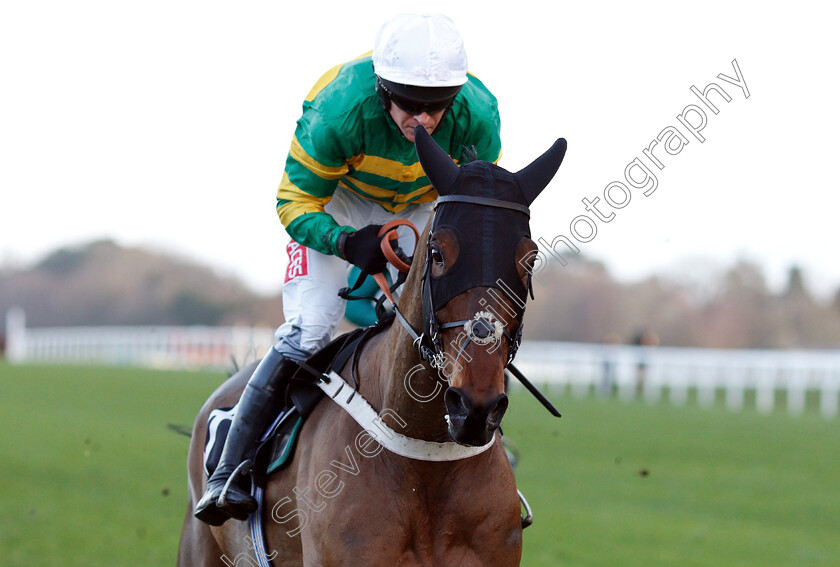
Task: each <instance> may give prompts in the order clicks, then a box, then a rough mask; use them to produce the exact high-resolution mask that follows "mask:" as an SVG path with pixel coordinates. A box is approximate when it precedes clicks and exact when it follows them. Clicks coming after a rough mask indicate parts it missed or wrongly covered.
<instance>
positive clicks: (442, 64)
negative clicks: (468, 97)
mask: <svg viewBox="0 0 840 567" xmlns="http://www.w3.org/2000/svg"><path fill="white" fill-rule="evenodd" d="M373 69H374V72H375V73H376V74H377V75H378V76H379V78H380V79H385V80H386V81H389V82H391V83H397V84H403V85H413V86H416V87H459V86H461V85H463V84H464V83H466V82H467V53H466V51H464V41H463V40H462V39H461V34H460V33H458V29H457V28H456V27H455V24H454V23H453V22H452V20H450V19H449V18H448V17H447V16H444V15H442V14H399V15H398V16H395V17H393V18H391V19H390V20H389V21H387V22H385V24H384V25H383V26H382V27H381V28H380V30H379V33H378V34H377V36H376V42H375V44H374V48H373Z"/></svg>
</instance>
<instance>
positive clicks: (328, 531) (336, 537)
mask: <svg viewBox="0 0 840 567" xmlns="http://www.w3.org/2000/svg"><path fill="white" fill-rule="evenodd" d="M415 136H416V138H415V139H416V147H417V153H418V157H419V160H420V163H421V165H422V167H423V169H424V172H425V173H426V175H427V176H428V178H429V181H430V182H431V183H432V185H433V186H434V187H435V189H436V190H437V192H438V194H439V198H438V200H437V202H436V204H435V212H434V213H433V215H432V218H431V220H430V221H429V224H428V225H427V226H426V228H425V229H424V230H423V232H422V233H421V235H420V236H419V238H417V244H416V249H415V253H414V256H413V258H414V261H413V262H412V263H411V269H410V270H409V271H408V275H407V277H406V280H405V283H404V285H403V287H402V290H401V295H400V297H399V299H398V301H397V302H396V305H394V311H395V322H393V323H392V324H391V325H390V327H386V329H385V330H383V331H382V332H379V333H377V334H375V335H374V336H372V337H371V338H370V339H369V340H367V341H365V344H364V346H363V348H361V349H359V350H358V351H357V352H356V353H355V354H354V358H353V359H351V360H350V361H349V362H347V364H346V365H345V366H344V368H342V369H339V370H338V371H337V373H336V372H334V373H332V374H331V376H324V377H322V378H321V380H320V383H319V387H320V388H321V389H322V390H324V391H325V392H326V393H327V396H326V397H330V398H332V400H327V399H324V400H321V401H320V402H319V403H318V405H317V406H316V407H315V409H314V410H313V411H312V413H311V414H310V415H309V416H308V418H307V420H306V421H305V423H304V425H303V427H302V429H301V430H300V434H299V439H298V442H297V449H296V453H295V454H294V456H293V457H292V460H291V462H290V464H289V465H288V466H287V467H286V468H285V469H283V470H282V471H280V472H278V473H276V474H274V475H273V476H271V477H269V478H268V480H267V484H266V488H265V492H264V498H263V502H264V505H263V508H262V511H261V512H260V511H258V512H257V514H260V513H261V514H262V521H263V524H264V525H265V529H264V532H265V540H264V544H263V545H262V546H260V547H258V553H262V554H263V556H264V557H263V558H264V559H266V560H270V561H271V563H273V565H275V566H286V565H289V566H307V567H314V566H351V565H352V566H358V565H365V566H374V567H378V566H382V567H385V566H388V567H392V566H394V565H412V566H414V565H424V566H455V565H458V566H472V565H476V566H478V565H481V566H499V567H502V566H505V567H509V566H514V565H519V562H520V558H521V552H522V527H521V517H520V501H519V497H518V494H517V490H516V483H515V480H514V475H513V470H512V468H511V465H510V463H509V461H508V458H507V456H506V454H505V451H504V448H503V446H502V443H501V442H500V433H499V431H498V428H499V424H500V422H501V419H502V416H503V415H504V413H505V410H506V408H507V404H508V399H507V396H506V395H505V392H504V389H505V384H504V371H505V367H506V366H507V365H508V364H509V363H510V362H511V360H512V359H513V356H514V355H515V353H516V348H517V347H518V345H519V341H520V339H521V330H522V317H523V315H524V306H525V301H526V299H527V295H528V293H529V291H530V289H531V288H530V276H531V271H532V270H533V262H534V259H535V257H536V255H537V247H536V245H535V243H534V242H533V241H532V240H531V239H530V229H529V225H528V221H529V209H528V206H529V205H530V204H531V202H532V201H533V200H534V199H535V198H536V197H537V195H538V194H539V193H540V192H541V191H542V190H543V189H544V188H545V187H546V186H547V184H548V182H549V181H550V180H551V178H552V177H553V176H554V174H555V173H556V171H557V168H558V167H559V166H560V163H561V162H562V160H563V157H564V155H565V152H566V141H565V140H564V139H559V140H557V142H555V144H554V145H553V146H552V147H551V148H550V149H549V150H548V151H547V152H545V153H544V154H543V155H542V156H540V157H539V158H537V159H536V160H535V161H534V162H533V163H532V164H530V165H529V166H528V167H526V168H524V169H523V170H521V171H519V172H518V173H515V174H514V173H510V172H508V171H506V170H504V169H502V168H500V167H498V166H496V165H493V164H489V163H487V162H472V163H469V164H466V165H463V166H460V167H459V166H458V165H457V164H456V163H455V162H454V161H452V159H451V158H450V157H449V156H448V155H447V154H446V153H445V152H444V151H443V150H442V149H441V148H440V147H439V146H437V144H436V143H435V142H434V141H433V140H432V138H431V136H429V135H428V134H427V133H426V131H425V129H423V128H422V127H418V128H417V130H416V133H415ZM385 240H388V239H385ZM386 248H387V247H386V246H383V250H386ZM255 366H256V364H252V365H250V366H249V367H246V368H243V369H242V370H241V371H239V372H238V373H237V374H235V375H233V376H232V377H231V378H230V379H229V380H228V381H227V382H225V383H224V384H223V385H222V386H221V387H220V388H219V389H218V390H217V391H216V392H215V393H214V394H213V395H212V396H211V397H210V398H209V399H208V400H207V402H206V403H205V405H204V407H203V408H202V409H201V411H200V412H199V414H198V416H197V418H196V421H195V425H194V428H193V433H192V440H191V444H190V449H189V456H188V470H189V495H190V501H189V506H188V508H187V514H186V519H185V521H184V527H183V532H182V535H181V545H180V550H179V561H178V565H179V566H188V565H189V566H201V567H210V566H218V567H221V566H225V565H227V566H230V565H238V566H241V565H258V564H259V563H258V562H257V560H256V559H255V558H254V553H255V552H254V547H255V543H254V541H253V539H252V536H253V534H252V533H251V531H250V530H249V528H248V522H240V521H236V520H229V521H228V522H226V523H225V524H223V525H221V526H218V527H211V526H209V525H206V524H204V523H202V522H200V521H199V520H197V519H195V518H194V517H193V516H192V511H193V507H194V504H195V502H197V501H198V500H199V498H200V497H201V495H202V493H203V492H204V489H205V483H206V480H207V479H206V476H205V473H204V471H203V467H202V452H203V448H204V443H205V436H206V424H207V418H208V415H209V413H210V411H211V410H212V409H214V408H219V407H225V406H226V407H230V406H233V405H234V404H235V403H236V401H237V400H238V398H239V395H240V393H241V391H242V390H243V389H244V387H245V384H246V382H247V380H248V378H249V376H250V374H251V373H252V372H253V369H254V367H255ZM350 374H354V380H353V381H352V382H353V383H354V385H353V386H351V385H350V382H351V381H350V380H349V379H348V378H347V377H348V376H349V375H350ZM342 377H343V378H342ZM356 383H357V384H358V390H357V391H356V386H355V384H356ZM348 398H350V400H352V401H350V400H348ZM334 402H335V403H334ZM342 404H343V405H342ZM354 404H357V405H359V406H365V405H366V404H367V409H363V410H358V408H356V409H357V410H358V411H357V413H356V414H353V413H352V411H351V410H352V408H350V407H349V406H353V405H354ZM364 411H367V414H364ZM359 412H362V413H361V414H360V413H359ZM362 414H364V415H363V417H361V418H360V417H359V416H360V415H362ZM365 415H366V416H367V417H370V416H373V418H372V419H367V420H366V419H365V418H364V416H365ZM386 418H387V419H386Z"/></svg>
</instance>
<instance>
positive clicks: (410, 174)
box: [352, 155, 426, 183]
mask: <svg viewBox="0 0 840 567" xmlns="http://www.w3.org/2000/svg"><path fill="white" fill-rule="evenodd" d="M352 165H353V167H355V168H356V171H362V172H364V173H372V174H374V175H379V176H381V177H387V178H388V179H392V180H394V181H399V182H402V183H412V182H414V181H417V180H418V179H420V178H421V177H423V176H424V175H426V174H425V173H424V172H423V166H421V165H420V162H419V161H418V162H417V163H414V164H412V165H408V166H406V165H404V164H403V163H402V162H399V161H395V160H392V159H388V158H383V157H379V156H369V155H361V156H357V157H356V158H354V160H353V162H352Z"/></svg>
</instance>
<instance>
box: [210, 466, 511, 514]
mask: <svg viewBox="0 0 840 567" xmlns="http://www.w3.org/2000/svg"><path fill="white" fill-rule="evenodd" d="M250 472H251V461H250V459H245V460H244V461H242V462H241V463H239V466H238V467H236V468H235V469H233V472H232V473H230V476H229V477H228V479H227V482H225V485H224V487H222V492H221V493H220V494H219V498H218V499H217V500H216V505H217V506H219V507H220V508H221V507H224V506H225V505H227V493H228V490H230V487H231V485H232V484H233V483H234V482H235V481H236V477H237V476H238V475H240V474H241V475H243V476H246V475H248V474H249V473H250ZM520 496H521V495H520Z"/></svg>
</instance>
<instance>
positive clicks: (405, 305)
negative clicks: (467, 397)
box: [380, 248, 450, 441]
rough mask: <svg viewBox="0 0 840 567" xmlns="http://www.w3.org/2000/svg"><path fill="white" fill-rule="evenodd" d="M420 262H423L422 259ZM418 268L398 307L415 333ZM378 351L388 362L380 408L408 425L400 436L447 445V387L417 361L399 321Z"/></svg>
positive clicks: (382, 379)
mask: <svg viewBox="0 0 840 567" xmlns="http://www.w3.org/2000/svg"><path fill="white" fill-rule="evenodd" d="M421 249H422V248H421ZM415 257H417V255H415ZM419 258H421V259H422V256H420V257H419ZM419 268H421V266H414V269H412V271H411V273H410V274H409V276H408V278H407V280H406V283H405V285H404V286H403V289H402V295H401V297H400V299H399V301H398V303H399V306H400V312H401V313H402V314H403V315H404V316H405V318H406V319H407V320H408V322H409V324H410V325H411V326H412V327H414V329H415V330H416V331H417V332H422V329H423V324H422V323H423V316H422V307H421V305H422V302H421V300H420V293H421V286H420V283H421V282H420V280H421V275H422V274H421V273H420V272H421V271H422V270H420V269H419ZM381 349H384V350H380V355H381V356H382V357H383V359H382V360H384V361H388V362H387V364H384V363H383V364H382V365H381V366H380V367H381V368H383V370H384V372H383V374H382V375H381V376H380V385H381V387H382V390H381V397H382V402H383V406H382V407H383V408H388V409H390V410H391V411H394V412H396V413H397V415H399V416H400V418H402V420H403V421H404V422H405V423H406V424H407V425H406V427H405V430H400V431H399V432H400V433H403V434H404V435H407V436H409V437H414V438H416V439H425V440H427V441H449V440H450V439H449V435H448V432H447V424H446V419H445V416H446V406H445V405H444V403H443V392H444V391H445V390H446V384H445V382H443V383H442V382H441V381H440V380H439V379H438V376H437V372H435V371H434V370H433V369H431V367H429V365H428V364H426V363H424V362H423V361H422V360H421V359H420V355H419V353H418V351H417V348H416V347H415V346H414V341H413V339H412V337H411V336H410V335H409V333H408V332H407V331H406V329H404V328H403V326H402V325H401V324H400V323H399V321H394V323H393V324H392V325H391V329H390V331H389V332H388V336H387V337H385V340H384V341H383V342H382V345H381ZM410 390H411V391H410ZM433 392H437V395H435V396H434V397H431V394H432V393H433ZM399 425H402V424H399Z"/></svg>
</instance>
